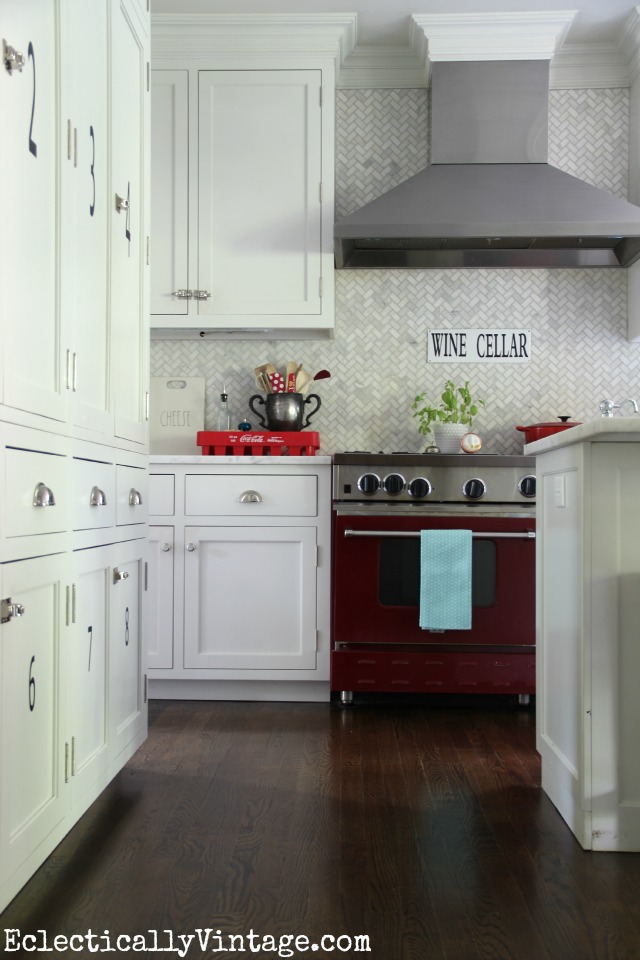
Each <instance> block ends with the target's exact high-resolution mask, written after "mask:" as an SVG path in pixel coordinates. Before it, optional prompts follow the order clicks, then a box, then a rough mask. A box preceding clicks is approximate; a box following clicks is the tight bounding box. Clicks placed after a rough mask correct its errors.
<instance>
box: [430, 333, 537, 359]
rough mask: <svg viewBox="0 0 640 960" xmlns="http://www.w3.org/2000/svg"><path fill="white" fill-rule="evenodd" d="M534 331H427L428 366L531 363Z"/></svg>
mask: <svg viewBox="0 0 640 960" xmlns="http://www.w3.org/2000/svg"><path fill="white" fill-rule="evenodd" d="M530 360H531V330H478V329H476V330H428V331H427V363H529V362H530Z"/></svg>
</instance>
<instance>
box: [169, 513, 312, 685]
mask: <svg viewBox="0 0 640 960" xmlns="http://www.w3.org/2000/svg"><path fill="white" fill-rule="evenodd" d="M316 566H317V559H316V530H315V528H314V527H275V526H274V527H186V528H185V571H184V598H185V599H184V603H185V614H184V616H185V620H184V628H185V667H209V668H225V669H229V668H231V669H236V670H238V669H239V670H269V669H314V668H315V666H316Z"/></svg>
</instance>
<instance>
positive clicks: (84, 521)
mask: <svg viewBox="0 0 640 960" xmlns="http://www.w3.org/2000/svg"><path fill="white" fill-rule="evenodd" d="M0 12H1V14H2V16H1V22H2V40H3V48H2V54H3V69H2V70H0V114H1V115H2V118H3V142H4V143H5V145H7V144H10V146H11V148H10V149H6V150H4V151H3V156H2V161H0V163H1V165H2V177H0V191H1V194H0V199H1V201H2V205H3V211H4V212H6V221H5V223H6V225H8V226H7V228H6V229H5V230H3V232H2V239H1V240H0V243H1V245H2V246H1V254H2V255H1V257H0V297H1V298H2V302H1V304H0V306H1V312H0V347H1V353H2V362H1V365H0V473H1V475H2V476H3V477H4V483H3V484H2V496H1V497H0V600H1V606H2V618H1V619H2V623H0V910H1V909H3V908H4V907H5V906H6V904H7V903H8V902H9V900H10V899H11V898H12V897H13V896H14V895H15V894H16V893H17V891H18V890H19V889H20V887H21V886H22V885H23V884H24V883H25V882H26V881H27V880H28V879H29V877H30V876H31V874H32V873H33V872H34V870H36V869H37V868H38V866H39V865H40V864H41V863H42V861H43V860H44V859H45V858H46V857H47V856H48V855H49V854H50V853H51V851H52V850H53V849H54V847H55V846H56V844H57V843H59V841H60V840H61V839H62V837H63V836H64V835H65V833H66V832H67V831H68V830H69V829H70V827H71V826H72V825H73V824H74V823H75V821H76V820H77V819H78V817H79V816H81V815H82V813H83V812H84V811H85V810H86V809H87V807H88V806H89V804H90V803H92V802H93V800H94V799H95V798H96V797H97V796H98V794H99V793H100V791H101V790H102V789H103V788H104V787H105V786H106V784H107V783H108V782H109V780H110V779H111V778H112V777H113V776H114V775H115V774H116V773H117V771H118V770H119V769H120V768H121V767H122V765H123V764H124V763H125V762H126V760H127V759H128V758H129V757H130V756H131V754H132V753H133V752H134V751H135V750H136V749H137V747H138V746H139V745H140V743H142V742H143V740H144V738H145V736H146V677H145V668H146V665H145V630H146V613H145V597H146V594H145V587H146V581H147V577H146V534H147V513H146V511H147V424H146V416H147V413H146V406H147V403H146V398H145V394H146V390H147V369H146V368H147V357H148V347H147V339H148V321H147V310H148V287H149V280H148V275H149V267H148V232H149V231H148V220H149V204H148V199H147V195H148V183H149V178H148V175H147V166H148V155H149V154H148V124H149V111H150V106H149V104H150V93H149V90H148V72H149V68H148V64H149V50H148V48H149V24H148V12H147V10H146V0H33V2H30V3H28V4H24V3H18V2H15V0H0ZM116 194H117V195H118V196H119V197H121V198H122V199H123V200H124V204H125V205H122V204H117V201H116Z"/></svg>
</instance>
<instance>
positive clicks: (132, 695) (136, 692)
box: [108, 540, 147, 759]
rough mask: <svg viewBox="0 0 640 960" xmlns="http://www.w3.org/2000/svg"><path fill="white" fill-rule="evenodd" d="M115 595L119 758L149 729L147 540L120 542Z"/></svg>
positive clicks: (112, 716)
mask: <svg viewBox="0 0 640 960" xmlns="http://www.w3.org/2000/svg"><path fill="white" fill-rule="evenodd" d="M111 549H112V558H113V567H112V569H111V572H110V580H111V583H110V590H111V595H110V600H109V613H110V616H109V641H108V642H109V652H108V658H109V705H108V710H109V744H110V750H109V755H110V759H114V758H115V757H117V756H118V754H120V753H121V752H122V750H124V749H125V748H126V747H127V746H128V745H129V744H130V743H131V741H132V740H134V739H135V738H136V737H138V736H139V735H140V734H142V733H143V732H144V730H145V729H146V722H147V720H146V717H147V710H146V703H145V693H144V670H143V662H144V661H143V657H144V652H143V636H142V629H143V616H142V598H143V593H142V589H143V583H144V577H143V564H144V561H145V559H146V541H143V540H130V541H128V542H126V543H121V544H115V545H113V547H112V548H111Z"/></svg>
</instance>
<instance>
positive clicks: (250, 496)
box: [238, 490, 264, 503]
mask: <svg viewBox="0 0 640 960" xmlns="http://www.w3.org/2000/svg"><path fill="white" fill-rule="evenodd" d="M238 503H264V500H263V499H262V495H261V494H259V493H258V491H257V490H245V491H244V493H241V494H240V496H239V497H238Z"/></svg>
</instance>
